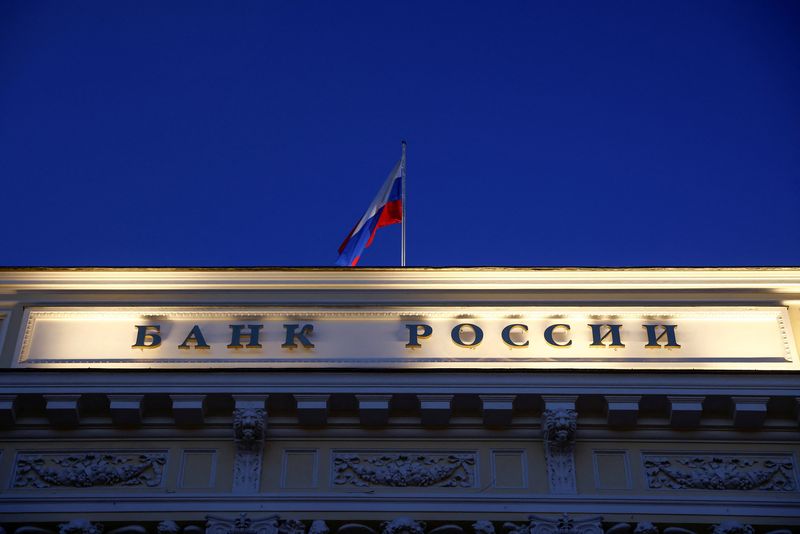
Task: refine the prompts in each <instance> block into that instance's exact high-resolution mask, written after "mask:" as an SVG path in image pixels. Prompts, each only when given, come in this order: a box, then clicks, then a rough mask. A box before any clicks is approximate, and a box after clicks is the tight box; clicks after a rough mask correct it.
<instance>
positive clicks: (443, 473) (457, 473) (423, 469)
mask: <svg viewBox="0 0 800 534" xmlns="http://www.w3.org/2000/svg"><path fill="white" fill-rule="evenodd" d="M333 471H334V479H333V481H334V484H336V485H351V486H359V487H365V486H390V487H430V486H439V487H444V488H448V487H459V488H469V487H472V486H473V485H474V479H475V454H474V453H467V454H455V453H451V454H447V453H420V452H391V453H388V452H387V453H337V454H335V455H334V458H333Z"/></svg>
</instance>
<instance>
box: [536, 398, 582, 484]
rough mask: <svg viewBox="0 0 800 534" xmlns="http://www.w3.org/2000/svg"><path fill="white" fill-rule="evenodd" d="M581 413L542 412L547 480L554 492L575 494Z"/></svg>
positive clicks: (560, 410) (559, 409) (567, 411)
mask: <svg viewBox="0 0 800 534" xmlns="http://www.w3.org/2000/svg"><path fill="white" fill-rule="evenodd" d="M577 422H578V413H577V412H576V411H575V410H573V409H569V408H558V409H554V410H545V411H544V412H543V413H542V434H543V438H544V451H545V460H546V462H547V478H548V481H549V483H550V491H551V493H576V492H577V485H576V481H575V454H574V449H575V431H576V428H577Z"/></svg>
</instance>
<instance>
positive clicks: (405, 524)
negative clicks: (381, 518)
mask: <svg viewBox="0 0 800 534" xmlns="http://www.w3.org/2000/svg"><path fill="white" fill-rule="evenodd" d="M381 534H425V522H424V521H414V520H413V519H411V518H410V517H398V518H396V519H392V520H391V521H385V522H383V523H381Z"/></svg>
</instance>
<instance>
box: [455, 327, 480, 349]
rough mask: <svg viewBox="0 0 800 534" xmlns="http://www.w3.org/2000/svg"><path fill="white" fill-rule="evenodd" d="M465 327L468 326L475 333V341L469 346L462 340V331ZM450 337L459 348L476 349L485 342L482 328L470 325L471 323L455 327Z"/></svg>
mask: <svg viewBox="0 0 800 534" xmlns="http://www.w3.org/2000/svg"><path fill="white" fill-rule="evenodd" d="M465 326H468V327H469V328H471V329H472V331H473V332H475V339H473V340H472V343H469V344H467V343H464V341H463V340H462V339H461V329H462V328H463V327H465ZM450 337H451V338H453V343H455V344H456V345H458V346H459V347H476V346H478V344H479V343H480V342H481V341H483V330H481V329H480V327H479V326H478V325H476V324H470V323H462V324H457V325H455V326H454V327H453V330H452V332H450Z"/></svg>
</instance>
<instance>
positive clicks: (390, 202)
mask: <svg viewBox="0 0 800 534" xmlns="http://www.w3.org/2000/svg"><path fill="white" fill-rule="evenodd" d="M399 222H403V160H402V159H401V160H400V161H398V162H397V165H395V166H394V168H393V169H392V172H391V173H389V177H388V178H387V179H386V181H385V182H384V183H383V185H382V186H381V188H380V190H379V191H378V194H377V195H375V199H374V200H373V201H372V203H371V204H370V205H369V208H367V212H366V213H364V215H363V217H361V219H360V220H359V221H358V222H357V223H356V225H355V226H354V227H353V229H352V230H351V231H350V233H349V234H348V236H347V237H346V238H345V240H344V242H343V243H342V245H341V246H340V247H339V259H337V260H336V265H340V266H342V267H353V266H355V265H356V264H357V263H358V260H359V258H361V253H362V252H364V249H365V248H367V247H368V246H370V245H371V244H372V240H373V239H374V238H375V232H376V231H377V230H378V228H380V227H382V226H389V225H390V224H396V223H399Z"/></svg>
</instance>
